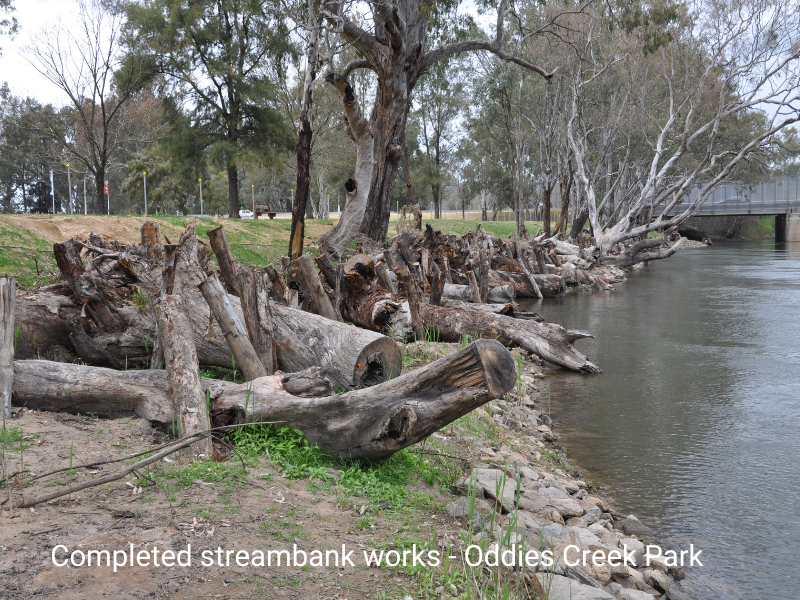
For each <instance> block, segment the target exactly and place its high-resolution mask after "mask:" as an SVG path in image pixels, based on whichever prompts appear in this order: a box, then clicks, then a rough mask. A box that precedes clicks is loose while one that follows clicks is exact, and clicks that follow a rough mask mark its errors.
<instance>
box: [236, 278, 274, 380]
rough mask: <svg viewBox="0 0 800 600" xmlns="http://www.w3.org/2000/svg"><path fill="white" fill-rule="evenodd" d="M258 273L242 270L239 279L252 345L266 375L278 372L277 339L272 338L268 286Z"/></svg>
mask: <svg viewBox="0 0 800 600" xmlns="http://www.w3.org/2000/svg"><path fill="white" fill-rule="evenodd" d="M264 277H266V275H264V276H262V275H261V274H260V273H259V272H258V271H257V270H256V269H252V270H244V269H240V270H239V273H238V274H237V276H236V285H237V287H238V288H239V300H240V302H241V305H242V316H243V317H244V323H245V326H246V327H247V335H248V337H249V338H250V343H251V344H252V345H253V349H254V350H255V351H256V355H258V359H259V360H260V361H261V364H262V365H263V366H264V370H265V371H266V372H267V375H272V374H273V373H274V372H275V371H276V370H277V368H278V363H277V359H276V357H275V339H274V337H273V335H272V311H271V310H270V307H269V295H268V294H267V285H266V283H265V281H264Z"/></svg>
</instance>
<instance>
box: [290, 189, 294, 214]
mask: <svg viewBox="0 0 800 600" xmlns="http://www.w3.org/2000/svg"><path fill="white" fill-rule="evenodd" d="M290 191H291V192H292V212H294V188H292V189H291V190H290Z"/></svg>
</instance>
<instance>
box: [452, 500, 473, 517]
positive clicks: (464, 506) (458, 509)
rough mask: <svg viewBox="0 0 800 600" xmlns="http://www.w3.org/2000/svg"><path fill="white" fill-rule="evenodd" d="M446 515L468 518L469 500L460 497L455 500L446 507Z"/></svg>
mask: <svg viewBox="0 0 800 600" xmlns="http://www.w3.org/2000/svg"><path fill="white" fill-rule="evenodd" d="M447 514H448V515H450V516H451V517H455V518H458V517H468V516H469V498H467V497H466V496H461V497H460V498H458V499H457V500H455V501H453V502H451V503H450V504H448V505H447Z"/></svg>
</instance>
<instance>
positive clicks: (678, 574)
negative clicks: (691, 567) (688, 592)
mask: <svg viewBox="0 0 800 600" xmlns="http://www.w3.org/2000/svg"><path fill="white" fill-rule="evenodd" d="M669 574H670V575H672V578H673V579H674V580H675V581H683V580H684V579H686V569H684V568H683V567H678V566H673V567H670V568H669Z"/></svg>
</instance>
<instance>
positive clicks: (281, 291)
mask: <svg viewBox="0 0 800 600" xmlns="http://www.w3.org/2000/svg"><path fill="white" fill-rule="evenodd" d="M264 271H266V273H267V277H269V280H270V283H272V289H273V290H275V294H276V295H277V296H280V298H281V299H282V300H284V301H285V300H286V284H285V283H283V279H281V276H280V275H279V274H278V272H277V271H276V270H275V267H273V266H272V265H267V266H266V267H265V268H264Z"/></svg>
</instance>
